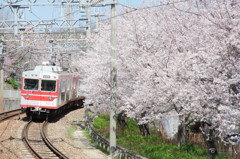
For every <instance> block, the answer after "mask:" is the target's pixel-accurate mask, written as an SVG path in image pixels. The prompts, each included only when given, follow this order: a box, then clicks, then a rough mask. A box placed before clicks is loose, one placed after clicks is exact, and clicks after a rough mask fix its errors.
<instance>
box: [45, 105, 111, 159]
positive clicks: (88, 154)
mask: <svg viewBox="0 0 240 159" xmlns="http://www.w3.org/2000/svg"><path fill="white" fill-rule="evenodd" d="M83 118H84V109H78V110H75V111H72V112H70V113H68V114H66V115H65V116H64V117H63V118H61V119H60V120H59V121H57V122H55V123H50V125H49V126H48V132H49V138H50V139H51V141H52V142H53V144H54V145H55V146H56V147H57V148H58V149H59V150H60V151H62V152H63V153H64V154H66V156H68V157H69V158H71V159H107V155H106V154H104V153H103V152H101V151H100V150H98V149H97V148H96V147H95V146H94V145H93V144H91V142H90V141H89V139H88V138H87V137H86V135H85V130H83V129H82V128H81V127H80V126H79V125H78V126H77V129H76V131H74V133H73V136H72V138H67V137H66V132H67V131H68V130H67V129H69V128H70V127H71V124H72V123H73V122H74V121H82V120H83Z"/></svg>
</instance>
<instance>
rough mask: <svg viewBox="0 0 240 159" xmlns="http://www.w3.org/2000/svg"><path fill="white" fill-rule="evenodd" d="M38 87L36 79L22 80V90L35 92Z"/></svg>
mask: <svg viewBox="0 0 240 159" xmlns="http://www.w3.org/2000/svg"><path fill="white" fill-rule="evenodd" d="M38 85H39V80H38V79H26V78H25V79H24V90H33V91H37V90H38Z"/></svg>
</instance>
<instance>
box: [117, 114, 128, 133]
mask: <svg viewBox="0 0 240 159" xmlns="http://www.w3.org/2000/svg"><path fill="white" fill-rule="evenodd" d="M117 121H118V125H119V126H120V127H121V128H122V129H124V128H125V127H126V126H127V117H126V115H125V114H124V113H120V114H119V115H118V118H117Z"/></svg>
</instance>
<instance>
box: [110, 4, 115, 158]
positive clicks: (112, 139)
mask: <svg viewBox="0 0 240 159" xmlns="http://www.w3.org/2000/svg"><path fill="white" fill-rule="evenodd" d="M116 4H117V0H113V3H112V4H111V46H112V47H111V74H110V85H111V88H110V103H111V108H110V156H111V157H113V155H114V152H115V151H116V109H117V63H116V61H117V17H116V15H117V6H116Z"/></svg>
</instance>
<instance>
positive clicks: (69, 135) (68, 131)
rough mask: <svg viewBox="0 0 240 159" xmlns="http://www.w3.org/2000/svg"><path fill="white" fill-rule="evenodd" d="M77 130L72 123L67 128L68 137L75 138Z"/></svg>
mask: <svg viewBox="0 0 240 159" xmlns="http://www.w3.org/2000/svg"><path fill="white" fill-rule="evenodd" d="M76 130H77V127H76V126H75V125H71V126H69V127H68V128H67V130H66V137H67V138H69V139H74V136H73V133H74V132H75V131H76Z"/></svg>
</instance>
